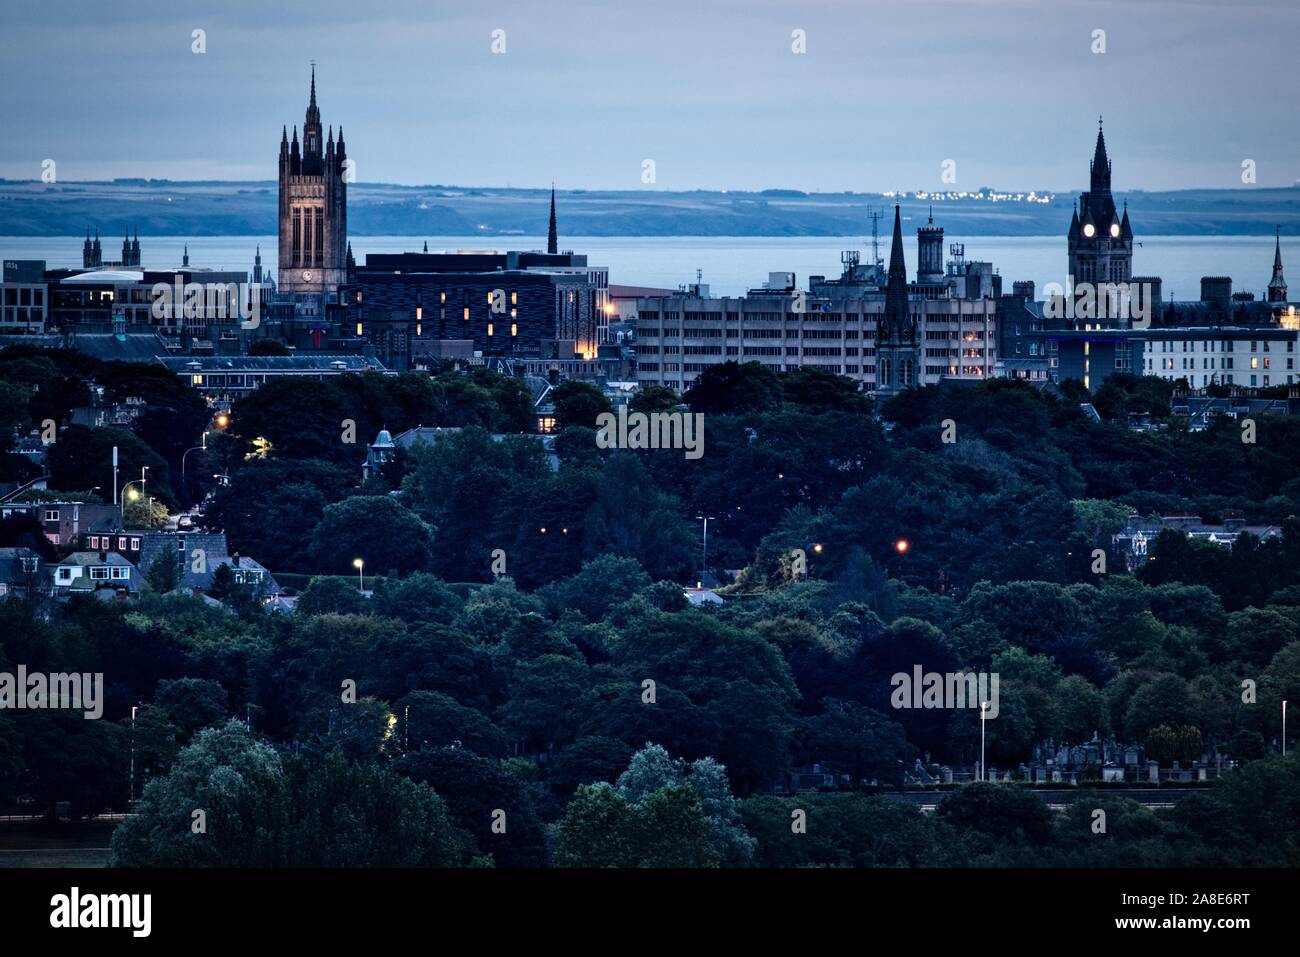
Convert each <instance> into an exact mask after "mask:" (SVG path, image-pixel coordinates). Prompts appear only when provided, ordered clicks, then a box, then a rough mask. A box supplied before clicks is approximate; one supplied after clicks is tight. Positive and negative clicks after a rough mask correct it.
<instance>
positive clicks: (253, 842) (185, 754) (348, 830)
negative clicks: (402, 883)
mask: <svg viewBox="0 0 1300 957" xmlns="http://www.w3.org/2000/svg"><path fill="white" fill-rule="evenodd" d="M195 810H201V811H202V812H203V827H204V830H203V831H200V832H196V831H194V830H193V827H194V825H195V823H196V820H197V819H196V817H195V815H194V811H195ZM112 846H113V851H112V856H111V861H112V865H113V866H115V867H378V866H389V867H448V866H456V865H463V864H465V863H467V862H468V853H467V842H466V839H465V836H464V835H463V834H462V833H460V831H459V830H458V829H457V828H455V827H454V826H453V825H452V823H451V822H450V820H449V819H448V815H447V809H446V805H445V804H444V803H443V801H442V799H441V798H439V797H438V795H436V794H435V793H434V792H433V791H432V790H431V789H429V788H428V787H427V786H426V785H423V784H417V783H416V782H414V781H410V780H408V779H406V778H403V777H399V776H398V775H396V774H394V773H392V772H391V771H387V770H384V769H382V768H377V767H368V766H364V765H362V766H357V765H352V764H349V763H348V762H347V761H346V760H344V759H343V758H342V756H341V755H339V754H337V753H333V754H330V755H326V756H324V757H317V756H313V757H308V758H304V759H293V760H290V761H288V762H286V761H285V760H284V759H282V758H281V756H280V755H279V754H278V753H277V752H276V751H275V750H274V749H273V748H271V747H269V746H268V745H265V744H262V743H261V742H258V741H257V740H256V739H254V738H253V736H252V735H251V734H250V733H249V732H248V731H247V730H245V728H244V726H243V724H241V723H240V722H238V721H231V722H230V723H229V724H227V725H225V726H224V727H222V728H210V729H208V730H207V731H202V732H200V733H199V734H198V735H197V737H196V738H195V739H194V742H193V743H192V744H190V746H189V747H187V748H185V749H184V750H182V751H181V753H180V755H179V757H178V758H177V760H176V763H175V765H174V766H173V768H172V770H171V771H170V773H168V774H167V776H166V777H163V778H158V779H155V780H153V781H150V782H149V784H148V785H147V786H146V787H145V790H144V795H143V797H142V798H141V800H140V803H139V804H138V805H137V807H136V814H135V815H134V816H133V817H130V818H128V819H127V820H126V821H125V822H123V824H122V825H121V826H120V827H119V828H118V829H117V830H116V831H115V832H114V833H113V842H112Z"/></svg>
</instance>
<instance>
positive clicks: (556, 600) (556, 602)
mask: <svg viewBox="0 0 1300 957" xmlns="http://www.w3.org/2000/svg"><path fill="white" fill-rule="evenodd" d="M651 584H652V579H651V578H650V576H649V575H647V574H646V573H645V572H644V571H643V570H642V569H641V566H640V564H639V563H638V562H637V560H636V559H635V558H619V557H617V556H615V555H601V556H600V557H598V558H593V559H592V560H591V561H589V562H586V563H585V564H583V566H582V570H581V571H580V572H578V573H577V574H576V575H572V576H570V577H569V578H566V579H564V580H563V581H558V582H555V583H554V584H552V585H549V586H547V587H546V588H545V589H543V594H544V595H545V596H546V598H547V601H548V603H549V604H550V605H551V607H552V608H553V609H554V610H556V611H563V610H564V609H568V608H573V609H576V610H577V611H579V612H581V613H582V614H583V616H584V617H586V618H587V620H588V621H599V620H600V619H602V618H604V617H605V614H606V613H607V612H608V611H609V610H610V608H612V607H613V606H615V605H617V604H619V603H621V602H624V601H626V600H627V599H629V598H631V597H632V596H633V595H635V594H636V593H637V592H638V591H640V590H641V589H643V588H648V587H649V586H650V585H651ZM680 593H681V590H680V589H678V594H680Z"/></svg>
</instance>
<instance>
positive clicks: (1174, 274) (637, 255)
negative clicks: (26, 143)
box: [0, 234, 1300, 300]
mask: <svg viewBox="0 0 1300 957" xmlns="http://www.w3.org/2000/svg"><path fill="white" fill-rule="evenodd" d="M84 240H85V237H84V236H35V237H34V236H0V257H3V258H4V259H43V260H45V262H46V265H47V268H50V269H54V268H65V267H72V268H79V267H80V266H81V246H82V243H83V242H84ZM351 242H352V251H353V254H354V255H355V256H356V259H357V261H358V262H364V259H365V256H366V255H367V254H368V253H398V252H417V251H420V250H423V249H424V246H425V244H426V243H427V244H428V248H429V251H430V252H442V251H456V250H467V249H472V250H485V249H495V250H498V251H505V250H510V249H544V248H545V247H546V238H545V237H544V236H506V237H501V236H495V237H484V236H353V237H351ZM1139 243H1140V245H1136V246H1135V247H1134V250H1133V274H1134V275H1135V276H1160V277H1161V278H1162V279H1163V280H1164V285H1163V295H1164V298H1165V299H1166V300H1170V299H1198V298H1200V288H1201V287H1200V282H1201V277H1202V276H1231V277H1232V280H1233V288H1234V290H1235V291H1238V292H1242V291H1245V292H1253V293H1255V295H1256V297H1259V298H1262V295H1263V292H1264V289H1265V288H1266V287H1267V285H1268V281H1269V278H1270V277H1271V276H1272V269H1273V243H1274V237H1273V236H1272V235H1271V234H1270V235H1266V236H1144V237H1141V239H1140V240H1139ZM103 244H104V258H105V259H116V258H118V255H119V253H120V240H117V239H116V238H115V237H111V236H110V237H106V238H104V240H103ZM945 245H947V246H948V247H949V249H948V250H946V251H945V253H946V255H948V258H952V255H951V253H952V247H953V246H960V247H961V249H962V254H963V255H964V258H965V259H966V260H967V261H985V262H991V263H992V264H993V268H994V270H995V271H996V272H997V273H999V274H1000V275H1001V276H1002V284H1003V288H1004V289H1005V290H1006V291H1007V292H1010V291H1011V284H1012V283H1013V282H1016V281H1018V280H1026V279H1027V280H1032V281H1033V282H1034V283H1035V284H1036V287H1037V291H1038V295H1039V298H1041V297H1042V292H1043V287H1044V286H1045V285H1046V284H1047V283H1059V284H1061V285H1064V284H1065V282H1066V275H1065V272H1066V249H1065V237H1064V236H978V237H973V238H971V239H969V240H964V239H962V237H960V236H955V235H948V236H946V237H945ZM187 246H188V248H189V257H190V264H191V265H192V266H195V267H206V268H209V269H235V270H239V269H243V270H251V269H252V266H253V255H254V252H255V250H256V249H257V248H258V247H259V246H260V247H261V251H262V267H263V269H267V270H272V271H273V270H275V268H276V238H275V237H274V236H271V235H267V236H201V237H186V236H141V237H140V248H141V253H142V259H143V261H144V264H145V267H146V268H156V269H168V268H171V267H173V266H179V265H180V263H181V257H182V255H183V254H184V250H185V247H187ZM560 248H561V249H565V250H573V251H574V252H577V253H584V254H586V256H587V262H588V263H589V264H590V265H593V266H606V267H608V268H609V281H610V282H611V283H613V284H617V285H624V286H656V287H661V288H667V289H676V288H677V287H679V286H681V285H684V284H686V283H695V282H697V281H700V282H703V283H705V284H706V285H708V287H709V290H710V292H711V293H712V294H713V295H715V296H740V295H744V293H745V292H746V291H747V290H749V289H755V288H759V287H761V286H762V285H763V283H765V282H767V280H768V274H769V273H774V272H792V273H794V274H795V279H796V283H797V284H798V285H800V286H803V285H804V284H805V283H806V280H807V277H808V276H810V275H821V276H826V277H828V278H831V277H835V276H838V275H839V274H840V270H841V265H840V254H841V252H842V251H844V250H856V251H857V253H858V255H859V257H860V258H861V261H862V262H864V263H867V262H870V261H871V259H872V256H873V255H878V256H879V257H880V258H881V259H882V260H884V261H885V262H888V261H889V243H888V242H884V241H882V242H881V243H880V244H879V246H878V247H877V251H876V252H875V253H874V254H873V250H872V243H871V239H870V238H869V237H868V238H865V239H864V238H863V237H862V236H800V237H749V236H619V237H610V236H562V237H561V240H560ZM904 252H905V254H906V257H907V263H908V268H909V270H911V271H915V269H916V242H915V239H910V240H908V241H907V242H906V248H905V250H904ZM1282 258H1283V262H1284V263H1287V262H1288V261H1290V262H1291V263H1293V266H1292V268H1293V270H1294V271H1295V274H1296V281H1297V282H1300V248H1297V249H1288V248H1287V246H1286V244H1285V243H1284V244H1283V249H1282ZM272 275H274V272H272ZM697 277H698V278H697Z"/></svg>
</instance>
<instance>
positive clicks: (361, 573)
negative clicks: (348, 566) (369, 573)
mask: <svg viewBox="0 0 1300 957" xmlns="http://www.w3.org/2000/svg"><path fill="white" fill-rule="evenodd" d="M352 567H353V568H355V569H356V570H357V591H359V592H361V593H362V594H363V595H364V594H365V593H366V560H365V559H364V558H354V559H352Z"/></svg>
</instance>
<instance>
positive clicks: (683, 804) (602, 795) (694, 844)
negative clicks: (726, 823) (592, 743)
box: [555, 782, 718, 867]
mask: <svg viewBox="0 0 1300 957" xmlns="http://www.w3.org/2000/svg"><path fill="white" fill-rule="evenodd" d="M555 863H556V865H557V866H559V867H716V866H718V856H717V851H716V850H714V848H713V846H712V844H711V843H710V840H709V823H708V821H707V819H706V818H705V816H704V809H703V807H702V806H701V804H700V798H699V795H698V794H697V793H696V791H695V789H694V788H691V787H689V786H688V785H684V784H679V785H668V786H666V787H663V788H660V789H659V790H657V791H655V792H653V793H651V794H649V795H647V796H646V797H645V798H644V799H643V800H642V801H640V802H639V803H636V804H632V803H629V802H628V801H627V799H626V798H624V797H623V796H622V795H621V794H620V793H619V792H618V791H616V790H615V789H614V788H612V787H610V785H608V784H605V783H603V782H602V783H600V784H592V785H582V786H581V787H579V788H578V791H577V793H576V794H575V795H574V797H573V800H572V801H570V802H569V806H568V809H567V810H566V811H565V815H564V820H563V821H561V822H560V828H559V840H558V842H557V844H556V851H555Z"/></svg>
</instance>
